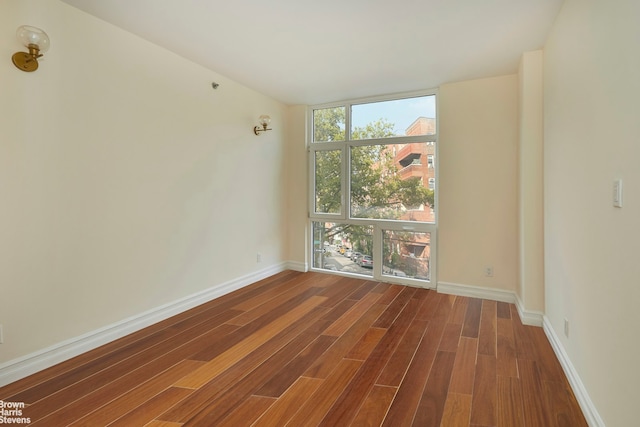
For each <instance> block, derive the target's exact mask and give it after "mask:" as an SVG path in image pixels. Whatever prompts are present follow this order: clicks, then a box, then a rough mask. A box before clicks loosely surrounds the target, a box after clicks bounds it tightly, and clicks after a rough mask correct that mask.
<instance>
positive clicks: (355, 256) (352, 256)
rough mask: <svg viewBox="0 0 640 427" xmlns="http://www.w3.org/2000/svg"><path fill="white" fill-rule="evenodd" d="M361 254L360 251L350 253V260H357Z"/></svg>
mask: <svg viewBox="0 0 640 427" xmlns="http://www.w3.org/2000/svg"><path fill="white" fill-rule="evenodd" d="M361 256H362V254H361V253H360V252H353V253H352V254H351V261H353V262H357V261H358V257H361Z"/></svg>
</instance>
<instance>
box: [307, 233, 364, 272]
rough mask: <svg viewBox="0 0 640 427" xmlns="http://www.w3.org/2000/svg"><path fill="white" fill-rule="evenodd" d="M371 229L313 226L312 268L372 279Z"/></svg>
mask: <svg viewBox="0 0 640 427" xmlns="http://www.w3.org/2000/svg"><path fill="white" fill-rule="evenodd" d="M372 254H373V227H372V226H368V225H364V226H363V225H353V224H337V223H333V222H314V223H313V267H314V268H323V269H325V270H333V271H343V272H348V273H355V274H362V275H365V276H373V259H372V257H371V255H372Z"/></svg>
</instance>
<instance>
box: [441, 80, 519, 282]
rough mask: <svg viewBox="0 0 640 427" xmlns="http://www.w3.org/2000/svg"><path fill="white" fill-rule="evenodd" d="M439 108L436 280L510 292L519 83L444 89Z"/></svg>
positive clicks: (514, 276)
mask: <svg viewBox="0 0 640 427" xmlns="http://www.w3.org/2000/svg"><path fill="white" fill-rule="evenodd" d="M438 102H439V109H438V115H439V121H438V123H439V130H438V144H439V157H440V159H439V170H440V172H439V178H438V180H439V187H438V189H439V196H438V203H439V204H440V207H439V212H438V214H439V225H438V282H439V283H442V282H446V283H451V284H456V285H468V286H481V287H486V288H493V289H497V290H506V291H512V292H515V291H516V288H517V283H518V193H517V191H518V188H517V185H518V157H517V156H518V77H517V76H516V75H510V76H502V77H494V78H488V79H480V80H471V81H465V82H460V83H451V84H446V85H443V86H441V87H440V90H439V98H438ZM487 266H491V267H493V271H494V276H493V277H486V276H485V267H487Z"/></svg>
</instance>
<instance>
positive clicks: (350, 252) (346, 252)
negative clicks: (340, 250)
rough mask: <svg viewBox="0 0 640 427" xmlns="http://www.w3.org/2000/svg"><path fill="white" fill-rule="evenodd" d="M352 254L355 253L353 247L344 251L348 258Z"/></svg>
mask: <svg viewBox="0 0 640 427" xmlns="http://www.w3.org/2000/svg"><path fill="white" fill-rule="evenodd" d="M351 255H353V251H352V250H351V249H347V250H346V251H345V252H344V256H346V257H347V258H351Z"/></svg>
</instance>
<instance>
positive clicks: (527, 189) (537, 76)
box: [518, 50, 544, 313]
mask: <svg viewBox="0 0 640 427" xmlns="http://www.w3.org/2000/svg"><path fill="white" fill-rule="evenodd" d="M518 82H519V97H518V101H519V108H518V112H519V128H520V129H519V131H520V141H519V147H518V148H519V150H518V160H519V164H518V198H519V222H518V227H519V231H520V235H519V249H520V253H519V255H520V280H519V288H518V297H519V298H520V301H521V303H522V304H523V305H524V307H525V308H526V309H527V310H528V311H535V312H538V313H543V312H544V197H543V187H544V177H543V173H544V165H543V163H544V162H543V151H544V150H543V146H544V115H543V104H544V103H543V52H542V51H541V50H536V51H533V52H525V53H524V54H522V58H521V60H520V67H519V70H518Z"/></svg>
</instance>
